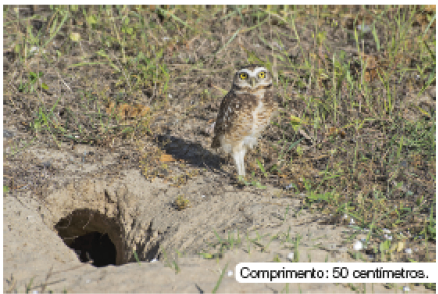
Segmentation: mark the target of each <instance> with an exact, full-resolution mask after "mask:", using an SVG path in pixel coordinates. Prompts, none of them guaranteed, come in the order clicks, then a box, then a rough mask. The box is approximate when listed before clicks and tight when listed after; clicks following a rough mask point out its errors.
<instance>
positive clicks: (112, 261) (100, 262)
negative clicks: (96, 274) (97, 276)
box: [55, 209, 123, 267]
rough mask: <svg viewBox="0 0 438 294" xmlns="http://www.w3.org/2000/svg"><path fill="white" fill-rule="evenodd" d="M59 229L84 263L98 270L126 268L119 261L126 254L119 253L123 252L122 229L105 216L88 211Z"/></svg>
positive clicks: (78, 212) (78, 213)
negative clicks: (111, 266)
mask: <svg viewBox="0 0 438 294" xmlns="http://www.w3.org/2000/svg"><path fill="white" fill-rule="evenodd" d="M55 229H56V230H57V231H58V235H59V237H60V238H61V239H62V240H63V241H64V243H65V244H66V245H67V246H68V247H70V248H71V249H73V250H74V251H75V253H76V255H77V256H78V258H79V260H80V261H81V262H84V263H90V264H92V265H93V266H96V267H103V266H107V265H119V264H122V262H121V261H120V260H117V257H118V254H119V257H120V254H123V252H117V250H118V248H119V249H120V248H121V247H120V242H121V240H119V239H118V236H119V235H120V233H119V231H120V227H119V226H118V225H117V224H116V223H115V222H114V221H113V220H111V219H109V218H108V217H106V216H105V215H102V214H100V213H98V212H96V211H91V210H88V209H81V210H75V211H73V212H72V213H71V214H70V215H68V216H67V217H64V218H62V219H61V220H59V222H58V223H57V224H56V226H55ZM117 242H119V244H118V243H117ZM117 244H118V245H117ZM121 256H123V255H121Z"/></svg>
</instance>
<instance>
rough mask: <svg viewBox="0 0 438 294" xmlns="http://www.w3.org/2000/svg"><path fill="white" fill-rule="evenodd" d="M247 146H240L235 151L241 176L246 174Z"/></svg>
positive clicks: (234, 157) (235, 161)
mask: <svg viewBox="0 0 438 294" xmlns="http://www.w3.org/2000/svg"><path fill="white" fill-rule="evenodd" d="M245 153H246V149H245V148H239V149H237V150H234V151H233V159H234V163H235V165H236V168H237V174H238V175H239V176H243V177H244V176H245Z"/></svg>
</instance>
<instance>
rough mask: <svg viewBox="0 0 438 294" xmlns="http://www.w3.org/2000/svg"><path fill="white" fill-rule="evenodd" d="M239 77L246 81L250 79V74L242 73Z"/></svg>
mask: <svg viewBox="0 0 438 294" xmlns="http://www.w3.org/2000/svg"><path fill="white" fill-rule="evenodd" d="M239 77H240V79H242V80H244V79H246V78H247V77H248V74H247V73H244V72H242V73H240V75H239Z"/></svg>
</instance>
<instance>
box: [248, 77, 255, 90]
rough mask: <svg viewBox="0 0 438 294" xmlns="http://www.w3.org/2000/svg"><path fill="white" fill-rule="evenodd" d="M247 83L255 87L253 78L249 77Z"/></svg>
mask: <svg viewBox="0 0 438 294" xmlns="http://www.w3.org/2000/svg"><path fill="white" fill-rule="evenodd" d="M249 83H250V85H251V87H252V88H254V87H255V85H256V79H255V78H254V77H250V78H249Z"/></svg>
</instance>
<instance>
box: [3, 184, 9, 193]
mask: <svg viewBox="0 0 438 294" xmlns="http://www.w3.org/2000/svg"><path fill="white" fill-rule="evenodd" d="M6 193H9V187H8V186H5V185H3V194H6Z"/></svg>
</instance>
